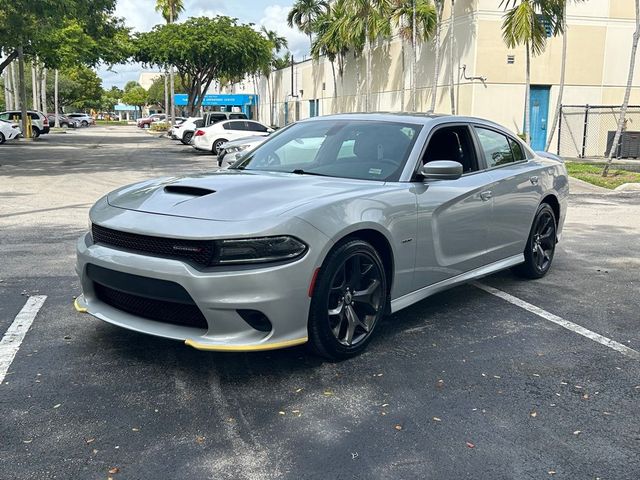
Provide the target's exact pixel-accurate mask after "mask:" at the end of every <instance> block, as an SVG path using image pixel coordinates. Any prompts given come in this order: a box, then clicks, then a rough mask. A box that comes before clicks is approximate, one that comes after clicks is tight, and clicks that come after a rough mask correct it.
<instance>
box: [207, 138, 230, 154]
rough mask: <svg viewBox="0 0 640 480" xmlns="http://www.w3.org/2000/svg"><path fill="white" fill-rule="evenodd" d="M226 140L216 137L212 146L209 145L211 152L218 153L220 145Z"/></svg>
mask: <svg viewBox="0 0 640 480" xmlns="http://www.w3.org/2000/svg"><path fill="white" fill-rule="evenodd" d="M227 142H228V140H227V139H226V138H219V139H217V140H216V141H214V142H213V146H212V147H211V152H212V153H213V154H214V155H218V153H220V150H221V149H222V145H224V144H225V143H227Z"/></svg>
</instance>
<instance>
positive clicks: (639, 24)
mask: <svg viewBox="0 0 640 480" xmlns="http://www.w3.org/2000/svg"><path fill="white" fill-rule="evenodd" d="M635 2H636V30H635V32H633V41H632V43H631V59H630V61H629V76H628V77H627V88H626V89H625V91H624V100H623V101H622V108H621V109H620V116H619V117H618V128H617V129H616V134H615V136H614V137H613V143H612V144H611V148H610V149H609V159H608V160H607V164H606V165H605V166H604V169H603V170H602V176H603V177H606V176H607V175H608V174H609V167H611V161H612V160H613V155H614V153H616V154H617V152H618V142H619V141H620V135H621V134H622V127H623V126H624V124H625V122H626V116H627V108H628V107H629V97H630V95H631V85H632V84H633V71H634V70H635V66H636V53H637V52H638V39H640V0H635Z"/></svg>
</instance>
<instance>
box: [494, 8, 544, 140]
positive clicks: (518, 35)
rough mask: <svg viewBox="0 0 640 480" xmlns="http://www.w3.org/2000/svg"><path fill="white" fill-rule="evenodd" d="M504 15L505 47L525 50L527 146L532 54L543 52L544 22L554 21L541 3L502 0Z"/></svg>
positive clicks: (527, 138) (528, 138)
mask: <svg viewBox="0 0 640 480" xmlns="http://www.w3.org/2000/svg"><path fill="white" fill-rule="evenodd" d="M500 6H504V7H505V10H506V13H505V15H504V17H503V18H504V20H503V23H502V38H503V40H504V42H505V43H506V45H507V47H509V48H515V47H517V46H519V45H524V47H525V68H526V73H525V75H526V78H525V85H526V86H525V99H524V128H523V130H524V136H525V141H526V142H527V143H530V140H531V138H530V137H531V131H530V126H529V112H530V98H529V92H530V90H531V55H533V56H537V55H539V54H541V53H542V52H543V51H544V48H545V46H546V40H547V32H546V29H545V26H544V19H550V18H553V13H552V12H551V11H550V10H549V2H545V1H544V0H502V1H501V2H500Z"/></svg>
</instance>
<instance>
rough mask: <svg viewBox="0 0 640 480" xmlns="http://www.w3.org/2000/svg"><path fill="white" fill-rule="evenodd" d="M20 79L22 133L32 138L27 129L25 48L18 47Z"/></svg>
mask: <svg viewBox="0 0 640 480" xmlns="http://www.w3.org/2000/svg"><path fill="white" fill-rule="evenodd" d="M17 50H18V81H19V83H20V87H19V90H20V111H21V113H22V115H21V116H22V135H23V136H24V138H28V139H29V140H31V138H32V137H31V130H30V129H29V130H27V85H26V83H25V80H24V50H23V48H22V45H20V46H19V47H18V49H17Z"/></svg>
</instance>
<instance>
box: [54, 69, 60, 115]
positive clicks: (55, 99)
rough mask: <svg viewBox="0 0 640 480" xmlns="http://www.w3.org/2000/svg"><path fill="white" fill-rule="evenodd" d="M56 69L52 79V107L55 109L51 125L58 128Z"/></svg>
mask: <svg viewBox="0 0 640 480" xmlns="http://www.w3.org/2000/svg"><path fill="white" fill-rule="evenodd" d="M58 108H59V107H58V69H57V68H56V73H55V75H54V80H53V109H54V110H55V121H54V124H53V126H54V127H56V128H58V127H59V126H60V119H59V118H58Z"/></svg>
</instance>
